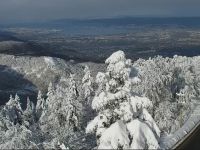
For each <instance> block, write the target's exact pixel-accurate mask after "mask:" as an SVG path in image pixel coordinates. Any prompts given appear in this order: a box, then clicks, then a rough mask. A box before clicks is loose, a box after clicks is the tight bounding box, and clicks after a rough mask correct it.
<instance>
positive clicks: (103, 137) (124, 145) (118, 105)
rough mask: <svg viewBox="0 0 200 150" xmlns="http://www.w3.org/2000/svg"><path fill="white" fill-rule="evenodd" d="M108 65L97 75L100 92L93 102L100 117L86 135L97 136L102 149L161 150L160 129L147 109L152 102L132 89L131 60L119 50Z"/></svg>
mask: <svg viewBox="0 0 200 150" xmlns="http://www.w3.org/2000/svg"><path fill="white" fill-rule="evenodd" d="M105 63H106V64H107V65H108V66H107V71H106V73H102V72H99V73H98V74H97V77H96V82H97V84H98V85H99V89H98V90H97V92H96V95H95V97H94V99H93V101H92V108H93V109H95V110H96V111H97V113H98V115H97V116H96V117H95V118H94V120H92V121H91V122H90V123H89V124H88V126H87V128H86V133H96V137H97V148H99V149H119V148H120V149H129V148H131V149H155V148H159V145H158V141H157V138H158V137H159V136H160V130H159V128H158V127H157V125H156V124H155V122H154V120H153V118H152V117H151V115H150V114H149V113H148V111H147V109H146V108H148V107H152V103H151V102H150V101H149V100H148V99H147V98H144V97H139V96H136V95H134V94H133V91H132V89H131V87H132V82H131V81H132V80H131V78H130V72H131V61H130V60H129V59H126V58H125V54H124V52H123V51H117V52H115V53H113V54H112V55H111V56H110V57H109V58H108V59H107V60H106V61H105ZM116 131H117V132H116Z"/></svg>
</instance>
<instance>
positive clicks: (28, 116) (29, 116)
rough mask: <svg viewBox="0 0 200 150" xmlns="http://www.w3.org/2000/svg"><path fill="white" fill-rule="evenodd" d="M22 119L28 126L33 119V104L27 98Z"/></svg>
mask: <svg viewBox="0 0 200 150" xmlns="http://www.w3.org/2000/svg"><path fill="white" fill-rule="evenodd" d="M23 120H24V123H25V124H26V126H28V127H29V126H30V124H33V123H34V121H35V105H34V104H33V102H32V101H30V99H29V97H28V98H27V105H26V110H25V111H24V112H23Z"/></svg>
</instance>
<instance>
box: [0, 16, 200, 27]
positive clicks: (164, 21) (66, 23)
mask: <svg viewBox="0 0 200 150" xmlns="http://www.w3.org/2000/svg"><path fill="white" fill-rule="evenodd" d="M130 25H136V26H137V25H140V26H143V25H153V26H163V25H181V26H192V27H194V26H200V17H163V18H162V17H118V18H117V17H115V18H97V19H60V20H53V21H46V22H32V23H12V24H1V27H3V26H4V27H8V26H10V27H11V26H15V27H16V26H17V27H19V26H24V27H57V28H63V27H71V26H78V27H85V26H86V27H89V26H95V27H107V26H130Z"/></svg>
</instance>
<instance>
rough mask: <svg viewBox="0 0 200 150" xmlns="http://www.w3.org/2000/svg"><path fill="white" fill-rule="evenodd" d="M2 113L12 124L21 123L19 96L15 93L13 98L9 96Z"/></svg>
mask: <svg viewBox="0 0 200 150" xmlns="http://www.w3.org/2000/svg"><path fill="white" fill-rule="evenodd" d="M3 112H4V114H5V116H6V118H7V119H8V120H9V121H10V122H11V123H13V124H17V123H19V124H22V113H23V111H22V108H21V104H20V98H19V96H18V95H17V94H16V95H15V98H13V97H12V95H11V96H10V99H9V101H8V102H7V103H6V105H5V106H4V111H3Z"/></svg>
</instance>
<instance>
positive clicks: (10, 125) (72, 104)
mask: <svg viewBox="0 0 200 150" xmlns="http://www.w3.org/2000/svg"><path fill="white" fill-rule="evenodd" d="M199 64H200V57H193V58H189V57H181V56H174V57H173V58H163V57H160V56H158V57H155V58H149V59H148V60H143V59H138V60H137V61H135V62H131V60H130V59H127V58H126V56H125V54H124V52H123V51H117V52H115V53H113V54H112V55H111V56H110V57H109V58H107V59H106V61H105V64H96V63H91V62H88V63H75V62H73V61H68V62H66V61H64V60H62V59H58V58H51V57H29V56H12V55H0V69H1V70H0V77H1V79H3V80H2V81H0V87H1V89H0V93H1V94H2V95H4V97H2V99H0V100H1V105H2V106H1V107H0V148H1V149H16V148H19V149H52V148H56V149H59V148H64V149H65V148H71V149H86V148H87V149H92V148H99V149H158V148H160V145H159V144H160V137H163V136H167V137H170V136H172V135H173V134H174V133H176V131H178V129H180V128H181V127H183V126H184V124H185V122H187V120H188V118H189V116H190V114H191V113H192V109H193V108H194V105H195V103H196V102H195V100H196V99H198V98H199V94H200V66H199ZM10 94H11V96H10V98H9V95H10ZM15 94H16V95H15ZM31 95H33V96H31ZM27 97H29V98H27ZM196 101H198V100H196ZM23 105H25V106H23ZM116 131H117V132H116Z"/></svg>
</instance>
